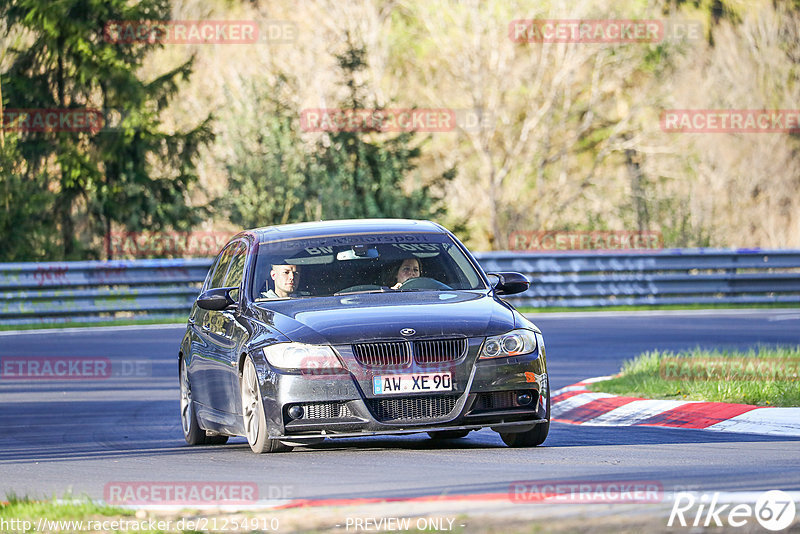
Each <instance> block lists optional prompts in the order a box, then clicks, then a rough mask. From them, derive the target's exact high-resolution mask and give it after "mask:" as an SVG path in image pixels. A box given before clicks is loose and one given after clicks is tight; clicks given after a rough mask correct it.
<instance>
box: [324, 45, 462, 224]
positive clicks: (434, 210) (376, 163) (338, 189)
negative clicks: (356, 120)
mask: <svg viewBox="0 0 800 534" xmlns="http://www.w3.org/2000/svg"><path fill="white" fill-rule="evenodd" d="M336 59H337V62H338V65H339V68H340V69H341V71H342V74H343V80H344V84H345V85H346V86H347V88H348V99H347V101H345V102H344V103H343V105H342V106H341V107H342V108H344V109H352V110H359V109H365V108H374V106H370V105H369V104H370V103H368V102H367V101H366V100H367V98H366V97H365V96H364V93H365V87H364V86H363V85H360V84H359V83H358V82H357V78H358V73H359V72H361V71H363V70H365V69H366V68H367V63H366V51H365V49H364V48H363V47H359V46H357V45H355V44H353V43H352V41H350V40H349V39H348V48H347V50H346V51H345V52H344V53H343V54H340V55H337V56H336ZM378 128H379V127H376V129H375V130H374V131H373V132H369V131H368V132H363V131H345V130H341V131H335V132H332V133H331V134H330V135H329V136H328V137H327V138H326V139H324V140H323V142H320V143H319V144H318V146H317V161H318V163H319V165H320V166H321V168H322V170H323V171H324V172H321V173H316V174H315V175H314V178H315V182H314V183H313V186H312V191H315V192H316V194H317V195H318V198H319V202H320V203H321V204H323V212H324V213H325V216H326V218H362V217H405V218H424V219H427V218H435V217H436V216H438V215H441V213H442V212H443V207H442V205H441V203H439V202H438V201H437V200H438V199H437V198H435V197H434V195H435V193H436V190H437V189H439V190H441V188H442V187H443V184H444V182H445V181H447V180H449V179H452V178H453V177H454V176H455V169H451V170H449V171H448V172H447V173H445V174H443V175H441V176H439V177H437V179H436V180H434V182H433V183H430V184H421V183H416V184H413V185H414V187H413V188H411V190H410V192H405V191H404V187H408V184H406V180H407V179H408V178H409V177H410V176H412V175H413V174H414V171H415V169H416V161H417V160H418V158H419V157H420V155H421V150H420V147H419V145H416V146H415V145H413V144H412V143H413V141H414V139H415V133H414V132H402V133H398V134H396V135H390V134H384V133H375V132H378V131H379V130H378Z"/></svg>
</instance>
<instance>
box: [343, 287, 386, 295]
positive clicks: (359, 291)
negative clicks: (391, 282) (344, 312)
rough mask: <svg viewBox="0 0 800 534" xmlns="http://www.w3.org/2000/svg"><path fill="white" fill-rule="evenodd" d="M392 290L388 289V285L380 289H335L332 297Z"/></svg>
mask: <svg viewBox="0 0 800 534" xmlns="http://www.w3.org/2000/svg"><path fill="white" fill-rule="evenodd" d="M392 291H394V290H393V289H389V288H388V287H382V288H380V289H357V290H355V291H337V292H336V293H334V294H333V296H334V297H338V296H340V295H358V294H361V293H390V292H392Z"/></svg>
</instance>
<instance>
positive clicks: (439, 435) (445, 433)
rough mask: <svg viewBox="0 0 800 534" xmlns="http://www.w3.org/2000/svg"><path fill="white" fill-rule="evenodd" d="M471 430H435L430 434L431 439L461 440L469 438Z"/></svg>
mask: <svg viewBox="0 0 800 534" xmlns="http://www.w3.org/2000/svg"><path fill="white" fill-rule="evenodd" d="M468 434H469V430H434V431H433V432H428V435H429V436H430V437H431V439H461V438H465V437H467V435H468Z"/></svg>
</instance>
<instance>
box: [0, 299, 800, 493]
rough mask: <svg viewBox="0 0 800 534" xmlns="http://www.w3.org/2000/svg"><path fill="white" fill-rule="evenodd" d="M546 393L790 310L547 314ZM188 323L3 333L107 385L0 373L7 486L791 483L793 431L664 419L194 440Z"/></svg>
mask: <svg viewBox="0 0 800 534" xmlns="http://www.w3.org/2000/svg"><path fill="white" fill-rule="evenodd" d="M533 320H534V321H535V322H536V323H537V324H538V325H539V327H540V328H542V330H543V332H544V334H545V340H546V343H547V356H548V364H549V372H550V377H551V385H552V387H553V389H556V388H559V387H563V386H566V385H569V384H572V383H574V382H577V381H579V380H581V379H583V378H588V377H594V376H600V375H606V374H611V373H614V372H616V371H617V370H618V369H619V366H620V364H621V363H622V361H623V360H625V359H627V358H630V357H632V356H635V355H636V354H638V353H640V352H642V351H645V350H649V349H654V348H659V349H673V350H678V349H683V348H691V347H695V346H701V347H718V348H730V349H733V348H737V349H745V348H749V347H754V346H757V345H759V344H765V345H776V344H793V345H798V344H800V311H799V310H763V311H721V312H659V313H655V312H653V313H639V314H577V315H576V314H546V315H536V316H534V317H533ZM182 332H183V329H182V328H179V327H172V326H170V327H127V328H118V329H89V330H79V331H58V332H57V331H50V332H41V331H39V332H29V333H5V334H2V335H0V360H2V359H3V358H9V357H10V358H13V357H20V356H69V357H81V356H91V357H107V358H108V359H109V360H110V362H111V364H112V369H113V372H112V376H111V377H109V378H105V379H102V380H98V379H93V380H72V381H53V380H35V381H25V382H23V381H14V380H4V379H0V427H1V428H2V433H1V434H0V497H2V495H3V494H8V493H10V492H14V493H16V494H17V495H25V494H28V495H30V496H33V497H49V496H53V495H55V496H63V495H65V494H67V492H70V491H71V492H72V494H73V495H82V494H86V495H88V496H91V497H93V498H103V497H104V488H105V487H106V485H107V484H110V483H114V482H132V481H145V482H157V481H231V482H250V483H255V484H257V485H258V488H259V496H260V498H261V499H275V498H334V497H336V498H343V497H413V496H422V495H439V494H460V493H503V492H507V491H508V490H509V485H510V484H511V483H512V482H513V481H520V480H563V481H570V480H573V481H574V480H580V481H585V480H591V481H621V480H629V481H631V480H634V481H635V480H638V481H657V482H659V483H660V484H662V485H663V487H664V490H665V491H672V490H686V489H688V490H698V491H699V490H720V491H762V490H769V489H783V490H794V491H797V490H800V440H798V439H787V438H777V437H769V436H759V435H745V434H726V433H717V432H706V431H701V430H685V429H668V428H641V427H631V428H602V427H585V426H573V425H567V424H553V425H552V426H551V430H550V437H549V438H548V440H547V441H546V443H545V446H543V447H539V448H534V449H510V448H507V447H505V446H504V445H503V444H502V442H501V441H500V438H499V436H497V435H496V434H495V433H494V432H491V431H489V430H483V431H481V432H473V433H472V434H470V436H469V437H468V438H466V439H463V440H456V441H446V442H440V443H438V444H434V442H433V441H432V440H430V439H428V438H427V436H426V435H414V436H405V437H392V438H357V439H347V440H329V441H328V442H326V443H323V444H321V445H318V446H314V447H307V448H297V449H295V450H294V451H293V452H291V453H288V454H273V455H254V454H252V453H251V452H250V450H249V448H248V446H247V443H246V441H245V440H244V438H236V439H234V440H231V442H230V443H229V444H227V445H223V446H206V447H194V448H193V447H188V446H187V445H186V444H185V443H184V441H183V436H182V433H181V429H180V421H179V418H178V381H177V364H176V361H175V360H176V357H175V353H176V350H177V348H178V343H179V341H180V338H181V335H182Z"/></svg>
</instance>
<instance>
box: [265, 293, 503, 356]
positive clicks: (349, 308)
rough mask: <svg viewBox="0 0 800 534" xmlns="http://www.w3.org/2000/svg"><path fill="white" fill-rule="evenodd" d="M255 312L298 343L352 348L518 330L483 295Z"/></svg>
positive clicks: (352, 300) (310, 304)
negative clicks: (406, 338)
mask: <svg viewBox="0 0 800 534" xmlns="http://www.w3.org/2000/svg"><path fill="white" fill-rule="evenodd" d="M254 311H255V313H256V314H257V315H258V316H260V317H259V318H260V320H262V321H264V322H268V323H270V324H271V325H272V326H274V327H275V328H276V329H278V330H279V331H280V332H282V333H283V334H284V335H285V336H286V337H288V338H289V339H291V340H292V341H298V342H301V343H313V344H331V345H338V344H349V343H357V342H361V341H372V340H378V339H383V340H388V339H403V336H402V335H401V334H400V330H402V329H405V328H411V329H413V330H414V331H415V333H414V334H413V338H414V339H421V338H441V337H450V336H453V335H458V336H467V337H480V336H488V335H496V334H502V333H504V332H507V331H509V330H511V329H513V328H514V327H515V313H514V312H513V311H512V309H511V308H510V307H509V306H508V305H506V304H504V303H502V302H500V301H499V300H496V299H495V298H494V297H493V296H492V295H490V294H487V293H486V292H483V291H441V292H437V291H422V292H408V293H406V292H403V293H395V292H391V293H364V294H354V295H342V296H338V297H316V298H300V299H292V300H281V301H270V302H259V303H257V304H256V305H255V309H254Z"/></svg>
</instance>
